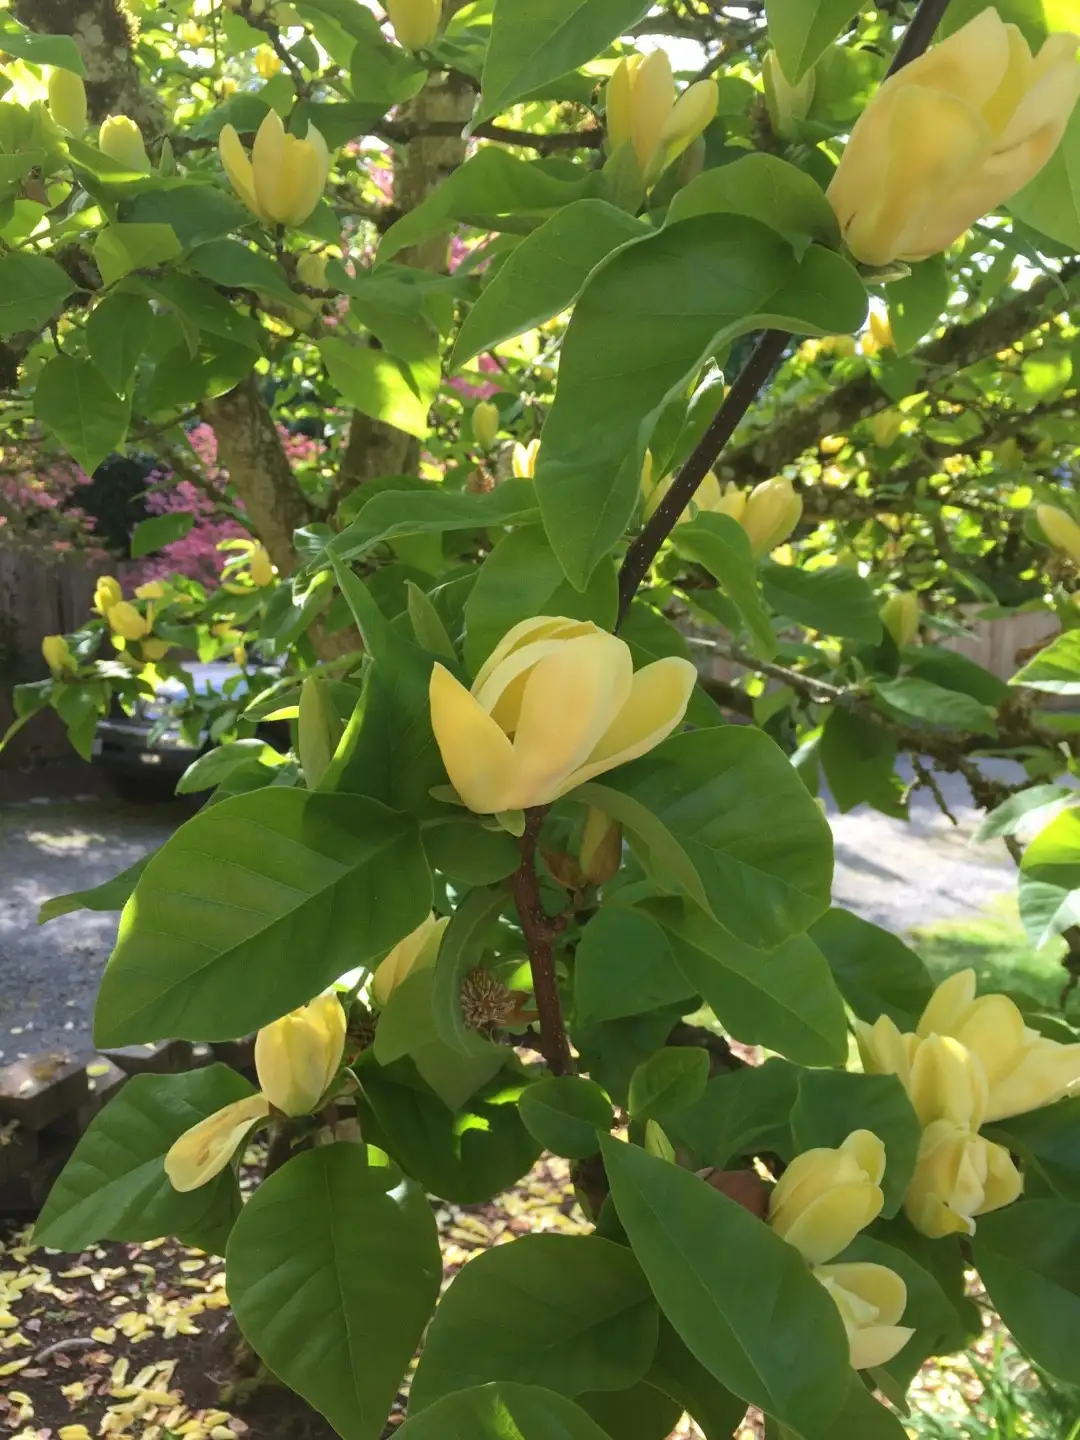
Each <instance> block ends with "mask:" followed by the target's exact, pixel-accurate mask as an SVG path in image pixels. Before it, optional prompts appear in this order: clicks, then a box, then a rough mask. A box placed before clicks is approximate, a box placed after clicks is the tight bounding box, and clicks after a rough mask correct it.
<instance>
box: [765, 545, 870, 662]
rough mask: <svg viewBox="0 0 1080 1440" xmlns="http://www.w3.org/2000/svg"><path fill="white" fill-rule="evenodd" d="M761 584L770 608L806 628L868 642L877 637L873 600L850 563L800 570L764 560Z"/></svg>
mask: <svg viewBox="0 0 1080 1440" xmlns="http://www.w3.org/2000/svg"><path fill="white" fill-rule="evenodd" d="M761 587H762V590H763V591H764V593H765V599H766V600H767V601H768V602H769V604H770V605H771V606H772V607H773V609H774V610H776V611H777V612H778V613H779V614H780V615H786V616H787V618H788V619H789V620H794V621H795V622H796V624H798V625H805V626H806V627H807V629H809V630H820V631H822V633H823V634H825V635H840V636H842V637H843V638H844V639H846V640H861V641H865V642H867V643H869V644H872V645H873V644H876V643H877V642H878V641H879V640H880V639H881V617H880V616H879V615H878V602H877V599H876V597H875V596H874V592H873V591H872V590H871V589H870V586H869V585H868V584H867V583H866V581H865V580H864V579H863V578H862V576H861V575H860V574H859V572H858V571H857V570H856V569H854V568H853V567H852V566H850V565H829V566H826V567H823V568H822V569H820V570H804V569H803V568H802V566H800V565H774V564H773V563H772V562H771V561H768V560H767V561H765V562H764V564H763V565H762V569H761Z"/></svg>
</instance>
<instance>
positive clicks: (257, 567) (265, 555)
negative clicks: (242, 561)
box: [249, 540, 274, 590]
mask: <svg viewBox="0 0 1080 1440" xmlns="http://www.w3.org/2000/svg"><path fill="white" fill-rule="evenodd" d="M249 563H250V565H251V578H252V580H253V581H254V582H255V585H256V586H257V587H258V589H260V590H262V589H263V588H264V587H265V586H267V585H272V584H273V583H274V563H273V561H272V560H271V559H270V554H269V551H268V550H267V548H266V546H265V545H263V544H261V543H260V542H259V541H258V540H257V541H256V542H255V544H254V545H253V546H252V547H251V556H250V561H249Z"/></svg>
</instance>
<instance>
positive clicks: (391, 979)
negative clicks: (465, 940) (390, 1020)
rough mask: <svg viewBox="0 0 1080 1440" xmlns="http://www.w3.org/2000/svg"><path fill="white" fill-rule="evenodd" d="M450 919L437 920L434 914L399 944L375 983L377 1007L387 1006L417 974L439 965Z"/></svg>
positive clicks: (381, 964)
mask: <svg viewBox="0 0 1080 1440" xmlns="http://www.w3.org/2000/svg"><path fill="white" fill-rule="evenodd" d="M449 924H450V917H449V916H448V915H446V916H444V917H443V918H442V919H441V920H439V919H436V917H435V916H434V914H432V915H429V916H428V918H427V919H426V920H425V921H423V922H422V924H420V925H418V926H417V927H416V929H415V930H413V931H412V932H411V933H410V934H408V935H406V936H405V938H404V940H399V941H398V943H397V944H396V945H395V946H394V948H393V949H392V950H391V951H390V954H389V955H387V956H386V958H385V959H384V960H381V961H380V962H379V964H378V967H377V968H376V970H375V976H374V978H373V980H372V982H371V996H372V999H373V1000H374V1001H375V1003H376V1004H377V1005H385V1004H386V1002H387V1001H388V1000H389V999H390V996H391V995H392V994H393V993H394V991H395V990H396V989H397V987H398V986H399V985H400V984H401V982H402V981H403V980H404V979H405V978H406V977H407V976H409V975H411V974H412V973H413V971H414V970H427V969H428V968H429V967H430V966H432V965H434V964H435V961H436V960H437V959H438V955H439V946H440V945H441V944H442V937H443V931H444V930H445V929H446V927H447V925H449Z"/></svg>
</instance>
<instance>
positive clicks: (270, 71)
mask: <svg viewBox="0 0 1080 1440" xmlns="http://www.w3.org/2000/svg"><path fill="white" fill-rule="evenodd" d="M255 69H256V71H257V72H258V73H259V74H260V75H261V76H262V78H263V79H264V80H270V79H272V78H273V77H274V76H275V75H276V74H277V73H278V71H279V70H280V69H281V60H280V59H279V58H278V56H277V55H275V54H274V52H273V50H271V48H270V46H269V45H260V46H259V48H258V49H257V50H256V51H255Z"/></svg>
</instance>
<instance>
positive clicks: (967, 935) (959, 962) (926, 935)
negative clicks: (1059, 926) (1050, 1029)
mask: <svg viewBox="0 0 1080 1440" xmlns="http://www.w3.org/2000/svg"><path fill="white" fill-rule="evenodd" d="M911 934H912V943H913V945H914V948H915V949H916V950H917V951H918V953H919V954H920V955H921V956H922V958H923V960H925V962H926V965H927V968H928V969H929V971H930V973H931V975H932V976H933V978H934V980H935V982H936V981H940V980H944V979H945V977H946V976H947V975H952V974H953V973H954V972H955V971H957V970H964V969H967V968H968V967H970V968H972V969H973V970H974V971H975V974H976V976H977V977H978V981H979V990H980V992H984V991H987V990H1005V991H1008V992H1010V993H1011V994H1014V995H1027V996H1030V998H1031V999H1032V1000H1035V1001H1037V1002H1038V1004H1039V1005H1040V1006H1042V1007H1043V1008H1045V1009H1047V1010H1051V1011H1053V1012H1055V1013H1056V1012H1058V1011H1059V1009H1060V1005H1061V992H1062V988H1063V986H1064V984H1065V980H1066V975H1065V972H1064V970H1063V969H1062V967H1061V964H1060V960H1059V957H1060V956H1061V954H1062V953H1063V951H1064V949H1065V945H1064V942H1063V941H1060V940H1056V941H1052V942H1051V943H1050V944H1048V945H1045V946H1044V947H1043V948H1042V949H1041V950H1035V949H1033V948H1032V946H1031V944H1030V943H1029V941H1028V939H1027V936H1026V935H1025V934H1024V931H1023V928H1022V927H1021V925H1020V921H1019V919H1018V918H1017V915H1016V906H1015V901H1011V900H1010V901H1009V902H1006V901H1004V900H1003V901H1002V903H1001V905H1000V907H998V909H997V910H996V911H995V912H993V913H989V914H987V915H985V916H981V917H978V918H976V919H973V920H938V921H935V922H934V923H933V924H930V925H920V926H916V927H915V928H914V929H913V930H912V932H911ZM1069 1009H1070V1011H1071V1012H1072V1011H1074V1010H1076V1009H1080V996H1074V997H1073V1000H1072V1002H1071V1003H1070V1006H1069Z"/></svg>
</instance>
